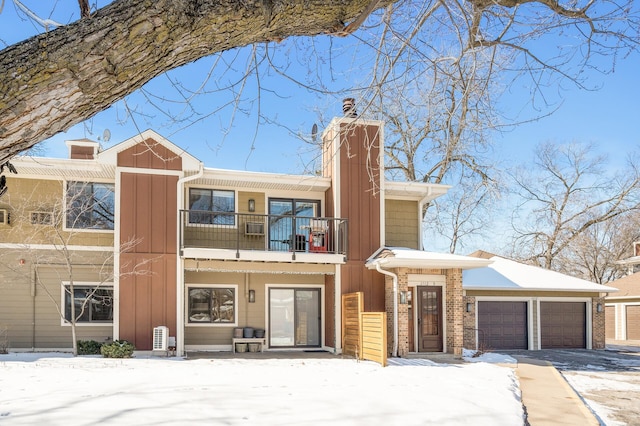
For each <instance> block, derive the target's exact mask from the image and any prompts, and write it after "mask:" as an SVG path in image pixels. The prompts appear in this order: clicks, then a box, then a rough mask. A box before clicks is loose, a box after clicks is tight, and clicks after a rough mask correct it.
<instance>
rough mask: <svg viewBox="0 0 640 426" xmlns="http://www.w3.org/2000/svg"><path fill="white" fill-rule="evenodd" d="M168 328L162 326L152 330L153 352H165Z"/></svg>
mask: <svg viewBox="0 0 640 426" xmlns="http://www.w3.org/2000/svg"><path fill="white" fill-rule="evenodd" d="M168 340H169V328H168V327H165V326H164V325H162V326H160V327H154V329H153V350H154V351H166V350H167V348H168V346H169V345H168Z"/></svg>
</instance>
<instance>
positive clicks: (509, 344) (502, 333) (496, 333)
mask: <svg viewBox="0 0 640 426" xmlns="http://www.w3.org/2000/svg"><path fill="white" fill-rule="evenodd" d="M478 341H479V344H480V345H481V346H483V347H484V348H485V349H489V350H495V349H498V350H500V349H528V348H529V343H528V342H529V338H528V333H527V302H511V301H506V302H503V301H479V302H478Z"/></svg>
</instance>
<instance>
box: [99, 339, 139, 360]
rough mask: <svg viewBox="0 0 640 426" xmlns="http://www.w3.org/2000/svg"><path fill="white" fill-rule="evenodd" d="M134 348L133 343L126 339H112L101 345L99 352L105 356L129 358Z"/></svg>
mask: <svg viewBox="0 0 640 426" xmlns="http://www.w3.org/2000/svg"><path fill="white" fill-rule="evenodd" d="M135 349H136V348H135V347H134V346H133V344H131V343H129V342H127V341H126V340H114V341H113V342H112V343H105V344H104V345H102V347H101V348H100V353H101V354H102V356H103V357H105V358H131V356H132V355H133V351H134V350H135Z"/></svg>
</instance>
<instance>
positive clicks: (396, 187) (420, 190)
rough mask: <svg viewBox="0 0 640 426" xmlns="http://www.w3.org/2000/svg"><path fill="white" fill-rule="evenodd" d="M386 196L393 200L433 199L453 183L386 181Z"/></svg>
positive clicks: (425, 200) (421, 200) (423, 200)
mask: <svg viewBox="0 0 640 426" xmlns="http://www.w3.org/2000/svg"><path fill="white" fill-rule="evenodd" d="M384 185H385V186H384V188H385V198H387V199H392V200H415V201H420V202H421V203H426V202H429V201H432V200H434V199H436V198H438V197H440V196H442V195H444V194H446V193H447V191H449V189H451V185H440V184H435V183H423V182H397V181H388V180H387V181H385V183H384Z"/></svg>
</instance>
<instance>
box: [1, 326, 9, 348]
mask: <svg viewBox="0 0 640 426" xmlns="http://www.w3.org/2000/svg"><path fill="white" fill-rule="evenodd" d="M8 334H9V327H7V326H6V325H0V354H8V353H9V350H8V349H9V337H8Z"/></svg>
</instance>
